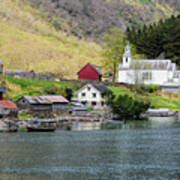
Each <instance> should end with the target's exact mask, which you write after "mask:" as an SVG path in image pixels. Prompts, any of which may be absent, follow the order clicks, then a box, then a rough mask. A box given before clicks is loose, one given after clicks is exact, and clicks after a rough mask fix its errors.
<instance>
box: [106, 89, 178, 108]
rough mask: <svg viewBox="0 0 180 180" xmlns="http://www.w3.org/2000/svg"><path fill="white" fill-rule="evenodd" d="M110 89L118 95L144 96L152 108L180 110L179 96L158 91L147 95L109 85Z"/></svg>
mask: <svg viewBox="0 0 180 180" xmlns="http://www.w3.org/2000/svg"><path fill="white" fill-rule="evenodd" d="M108 88H109V89H110V90H112V92H113V93H114V94H115V96H116V97H118V96H119V95H125V94H127V95H129V96H133V97H135V96H136V97H137V98H143V99H146V100H148V101H149V102H150V103H151V107H152V108H168V109H170V110H180V101H179V100H178V97H177V98H176V99H175V98H172V99H171V98H168V97H166V96H165V95H161V96H160V95H157V94H156V93H147V94H146V95H137V94H135V93H133V92H131V91H130V90H128V89H125V88H119V87H113V86H108Z"/></svg>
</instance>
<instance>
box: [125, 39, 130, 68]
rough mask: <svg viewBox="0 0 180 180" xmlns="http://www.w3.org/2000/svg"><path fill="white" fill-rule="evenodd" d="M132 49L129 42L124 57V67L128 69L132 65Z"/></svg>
mask: <svg viewBox="0 0 180 180" xmlns="http://www.w3.org/2000/svg"><path fill="white" fill-rule="evenodd" d="M131 57H132V56H131V47H130V44H129V41H128V42H127V45H126V47H125V51H124V55H123V66H124V67H126V68H128V67H129V65H130V63H131Z"/></svg>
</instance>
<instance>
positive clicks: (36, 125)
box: [26, 120, 56, 132]
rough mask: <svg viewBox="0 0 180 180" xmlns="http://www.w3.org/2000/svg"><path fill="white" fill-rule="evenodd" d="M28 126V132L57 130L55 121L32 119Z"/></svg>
mask: <svg viewBox="0 0 180 180" xmlns="http://www.w3.org/2000/svg"><path fill="white" fill-rule="evenodd" d="M26 128H27V132H54V131H55V130H56V126H55V124H54V122H51V121H39V120H35V121H31V122H30V123H29V125H28V126H27V127H26Z"/></svg>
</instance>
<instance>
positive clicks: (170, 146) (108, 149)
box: [0, 118, 180, 180]
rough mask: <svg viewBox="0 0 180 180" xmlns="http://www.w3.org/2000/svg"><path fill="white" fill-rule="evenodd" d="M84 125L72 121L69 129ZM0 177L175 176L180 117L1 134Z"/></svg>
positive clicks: (110, 179) (179, 172)
mask: <svg viewBox="0 0 180 180" xmlns="http://www.w3.org/2000/svg"><path fill="white" fill-rule="evenodd" d="M86 125H88V126H89V127H90V126H91V127H93V125H89V124H86ZM86 125H82V124H80V127H81V128H79V127H78V125H77V124H75V125H74V130H78V129H83V128H82V127H85V126H86ZM76 127H77V128H76ZM97 127H98V125H97V126H95V128H97ZM85 129H87V127H85ZM1 179H2V180H11V179H12V180H36V179H38V180H51V179H52V180H85V179H87V180H94V179H95V180H100V179H103V180H114V179H115V180H116V179H125V180H128V179H132V180H136V179H137V180H143V179H145V180H147V179H149V180H150V179H151V180H156V179H157V180H161V179H162V180H164V179H165V180H166V179H168V180H169V179H172V180H179V179H180V121H179V120H172V119H162V118H161V119H152V120H151V121H143V122H142V121H137V122H136V121H135V122H127V123H126V124H125V125H123V126H121V127H120V129H113V130H100V131H99V130H93V131H56V132H55V133H16V134H13V135H12V134H0V180H1Z"/></svg>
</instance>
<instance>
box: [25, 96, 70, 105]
mask: <svg viewBox="0 0 180 180" xmlns="http://www.w3.org/2000/svg"><path fill="white" fill-rule="evenodd" d="M24 98H25V99H26V100H27V101H28V102H29V103H30V104H52V103H68V102H69V101H68V100H67V99H65V98H64V97H63V96H54V95H44V96H24Z"/></svg>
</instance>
